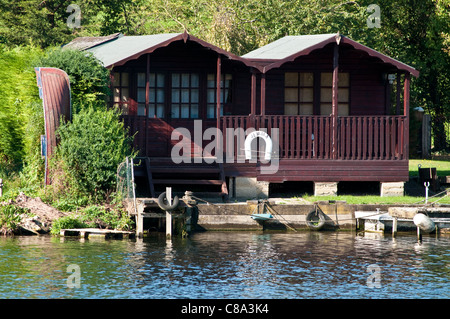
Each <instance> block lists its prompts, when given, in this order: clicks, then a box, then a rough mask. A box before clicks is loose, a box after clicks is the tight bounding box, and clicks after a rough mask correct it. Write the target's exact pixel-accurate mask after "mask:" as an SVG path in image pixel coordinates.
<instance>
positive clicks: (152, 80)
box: [148, 73, 156, 87]
mask: <svg viewBox="0 0 450 319" xmlns="http://www.w3.org/2000/svg"><path fill="white" fill-rule="evenodd" d="M149 76H150V77H149V79H148V82H149V85H150V87H155V85H156V83H155V80H156V75H155V73H150V74H149Z"/></svg>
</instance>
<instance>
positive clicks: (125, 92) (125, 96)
mask: <svg viewBox="0 0 450 319" xmlns="http://www.w3.org/2000/svg"><path fill="white" fill-rule="evenodd" d="M128 97H129V93H128V88H122V102H126V101H128Z"/></svg>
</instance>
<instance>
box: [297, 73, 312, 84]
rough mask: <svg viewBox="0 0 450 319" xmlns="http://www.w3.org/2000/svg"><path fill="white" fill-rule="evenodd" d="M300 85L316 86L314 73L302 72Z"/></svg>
mask: <svg viewBox="0 0 450 319" xmlns="http://www.w3.org/2000/svg"><path fill="white" fill-rule="evenodd" d="M300 86H314V73H309V72H308V73H300Z"/></svg>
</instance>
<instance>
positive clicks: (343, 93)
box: [338, 88, 349, 102]
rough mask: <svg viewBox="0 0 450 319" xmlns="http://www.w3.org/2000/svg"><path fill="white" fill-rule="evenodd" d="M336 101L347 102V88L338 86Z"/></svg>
mask: <svg viewBox="0 0 450 319" xmlns="http://www.w3.org/2000/svg"><path fill="white" fill-rule="evenodd" d="M338 101H339V102H348V101H349V100H348V89H343V88H340V89H339V92H338Z"/></svg>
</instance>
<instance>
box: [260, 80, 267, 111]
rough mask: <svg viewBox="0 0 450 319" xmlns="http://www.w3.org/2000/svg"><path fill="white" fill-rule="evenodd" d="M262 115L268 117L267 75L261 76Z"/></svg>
mask: <svg viewBox="0 0 450 319" xmlns="http://www.w3.org/2000/svg"><path fill="white" fill-rule="evenodd" d="M261 115H266V74H265V73H262V74H261Z"/></svg>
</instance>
